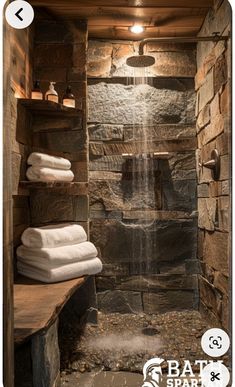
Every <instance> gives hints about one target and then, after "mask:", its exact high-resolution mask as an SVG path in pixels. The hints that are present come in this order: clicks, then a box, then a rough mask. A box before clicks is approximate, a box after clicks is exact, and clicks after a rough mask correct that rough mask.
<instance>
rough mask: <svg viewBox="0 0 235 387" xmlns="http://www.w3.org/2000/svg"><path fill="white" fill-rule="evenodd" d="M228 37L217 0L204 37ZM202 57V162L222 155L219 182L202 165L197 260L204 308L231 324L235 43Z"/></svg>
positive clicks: (206, 50) (209, 47)
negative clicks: (234, 54) (234, 57)
mask: <svg viewBox="0 0 235 387" xmlns="http://www.w3.org/2000/svg"><path fill="white" fill-rule="evenodd" d="M215 31H216V32H219V33H220V34H222V35H229V33H230V32H231V8H230V5H229V2H228V1H226V0H225V1H222V2H221V1H216V2H215V6H214V9H211V11H209V13H208V15H207V18H206V20H205V22H204V25H203V26H202V29H201V32H200V35H201V36H203V35H211V34H212V33H213V32H215ZM197 52H198V55H197V67H198V70H197V74H196V77H195V88H196V92H197V106H196V116H197V138H198V151H197V156H198V161H199V160H202V161H207V160H209V159H210V158H211V151H212V150H213V149H215V148H216V149H217V150H218V151H219V153H220V156H221V171H220V177H219V180H218V181H214V180H213V179H212V175H211V171H210V170H208V169H206V168H203V169H200V168H199V169H198V181H199V184H198V212H199V219H198V224H199V235H198V238H199V239H198V258H199V259H200V260H201V267H202V274H201V276H200V278H199V285H200V305H201V310H204V311H206V313H207V314H208V313H209V314H212V316H213V317H216V318H217V319H218V321H219V322H220V323H222V324H223V326H224V327H226V328H228V327H229V313H230V307H229V305H230V301H229V289H230V284H229V282H230V281H229V276H230V270H231V264H230V262H231V247H230V244H231V157H230V154H231V149H230V146H231V145H230V144H231V90H230V89H231V42H230V41H228V42H227V43H226V42H223V41H220V42H218V43H217V44H214V43H199V44H198V51H197Z"/></svg>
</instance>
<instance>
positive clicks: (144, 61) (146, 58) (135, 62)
mask: <svg viewBox="0 0 235 387" xmlns="http://www.w3.org/2000/svg"><path fill="white" fill-rule="evenodd" d="M229 38H230V36H221V35H219V33H218V32H215V33H213V34H212V36H196V37H183V36H178V37H166V38H147V39H143V40H141V42H140V45H139V55H135V56H131V57H130V58H127V61H126V64H127V65H128V66H130V67H149V66H152V65H154V63H155V58H154V57H153V56H150V55H144V46H145V45H146V44H148V43H199V42H215V43H217V42H219V41H220V40H224V41H227V40H228V39H229Z"/></svg>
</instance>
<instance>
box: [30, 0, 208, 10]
mask: <svg viewBox="0 0 235 387" xmlns="http://www.w3.org/2000/svg"><path fill="white" fill-rule="evenodd" d="M30 3H31V4H32V5H33V6H44V7H48V8H51V9H55V10H56V8H62V7H63V9H66V8H67V9H68V8H73V9H74V10H76V11H78V10H79V8H80V7H94V6H98V7H109V6H110V0H80V1H79V3H78V1H77V0H67V1H66V0H54V1H53V0H50V2H48V0H31V1H30ZM111 4H112V7H118V8H119V7H125V6H127V7H138V8H142V7H156V8H157V7H167V8H168V7H170V8H179V7H181V8H182V7H184V8H188V7H190V8H209V7H212V6H213V0H190V1H189V0H141V1H140V0H112V3H111Z"/></svg>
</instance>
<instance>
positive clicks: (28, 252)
mask: <svg viewBox="0 0 235 387" xmlns="http://www.w3.org/2000/svg"><path fill="white" fill-rule="evenodd" d="M16 254H17V257H18V259H19V260H20V261H21V262H25V263H29V264H31V265H34V266H35V267H38V268H45V267H47V268H53V267H55V266H58V265H66V264H70V263H73V262H79V261H86V260H88V259H92V258H95V257H97V254H98V251H97V249H96V247H95V246H94V245H93V243H91V242H83V243H79V244H78V245H71V246H61V247H55V248H42V249H30V248H28V247H25V246H23V245H21V246H19V247H18V249H17V251H16Z"/></svg>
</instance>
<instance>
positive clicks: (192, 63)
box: [88, 41, 199, 313]
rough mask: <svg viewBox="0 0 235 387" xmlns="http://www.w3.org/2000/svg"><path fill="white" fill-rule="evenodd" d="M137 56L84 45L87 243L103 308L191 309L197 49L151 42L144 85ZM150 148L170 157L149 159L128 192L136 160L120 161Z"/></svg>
mask: <svg viewBox="0 0 235 387" xmlns="http://www.w3.org/2000/svg"><path fill="white" fill-rule="evenodd" d="M137 49H138V46H137V44H136V43H132V42H122V43H120V42H115V41H113V42H111V41H110V42H102V41H89V46H88V103H89V109H88V130H89V154H90V163H89V187H90V219H91V223H90V224H91V240H92V241H93V242H94V243H95V245H96V246H97V247H98V249H99V252H100V256H101V258H102V260H103V262H104V270H103V272H102V274H101V275H100V276H98V278H97V291H98V301H99V307H100V309H101V310H103V311H105V312H107V313H108V312H121V313H126V312H133V313H138V312H141V311H143V310H144V311H145V312H147V313H159V312H160V313H161V312H166V311H169V310H181V309H192V308H197V305H198V283H197V273H198V269H199V267H198V261H197V254H196V251H197V213H196V210H197V198H196V161H195V150H196V125H195V100H196V98H195V97H196V94H195V90H194V80H193V77H194V76H195V71H196V60H195V47H194V46H192V45H186V46H184V47H182V46H177V45H167V48H166V47H163V46H159V45H153V44H151V45H149V46H148V47H147V50H148V51H151V53H153V55H154V56H156V59H157V62H156V63H157V65H156V66H155V67H153V68H151V70H150V71H148V72H147V73H146V74H145V76H146V75H147V78H146V79H145V82H144V84H142V83H143V81H141V79H140V77H141V76H143V70H142V71H141V72H140V73H138V72H137V73H135V76H136V78H134V77H133V75H134V73H133V70H132V69H131V68H130V67H128V66H126V64H125V61H126V58H127V57H128V56H130V55H133V53H134V52H136V51H137ZM157 76H160V77H157ZM144 132H145V135H143V133H144ZM146 151H147V153H154V152H169V158H168V159H167V160H155V161H154V166H153V170H154V172H152V173H153V174H154V176H152V180H151V185H152V186H151V190H149V191H150V192H148V193H147V194H143V193H142V192H141V190H137V191H135V187H134V186H133V178H134V174H135V173H137V172H136V171H135V165H134V163H133V162H132V164H131V161H129V163H128V162H127V161H125V159H124V158H123V157H122V154H124V153H133V154H140V153H143V152H146ZM147 173H149V171H148V168H147Z"/></svg>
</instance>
